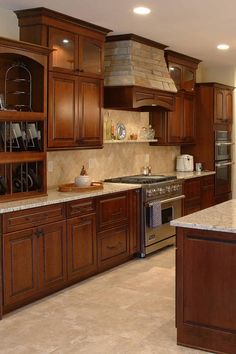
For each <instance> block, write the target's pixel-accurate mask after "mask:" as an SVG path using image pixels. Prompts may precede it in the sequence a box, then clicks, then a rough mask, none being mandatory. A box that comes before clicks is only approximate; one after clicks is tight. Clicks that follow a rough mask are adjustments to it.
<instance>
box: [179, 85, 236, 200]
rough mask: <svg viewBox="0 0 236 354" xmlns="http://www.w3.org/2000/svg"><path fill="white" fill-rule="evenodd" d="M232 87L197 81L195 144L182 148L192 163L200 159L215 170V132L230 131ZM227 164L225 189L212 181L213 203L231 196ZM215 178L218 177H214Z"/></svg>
mask: <svg viewBox="0 0 236 354" xmlns="http://www.w3.org/2000/svg"><path fill="white" fill-rule="evenodd" d="M233 90H234V87H232V86H226V85H223V84H220V83H212V82H204V83H199V84H196V119H197V124H196V144H195V145H186V146H182V147H181V153H182V154H190V155H193V156H194V161H195V162H201V163H202V164H203V168H204V169H205V170H215V168H216V166H215V163H216V146H215V132H216V131H217V130H219V131H228V132H229V136H230V135H231V134H230V132H231V130H232V107H233ZM230 176H231V172H230V167H229V170H228V171H227V176H224V177H223V180H224V184H225V185H226V181H227V180H228V185H227V190H222V189H221V186H219V185H218V183H215V203H220V202H223V201H226V200H228V199H230V198H231V187H230V179H231V177H230ZM216 181H217V178H216Z"/></svg>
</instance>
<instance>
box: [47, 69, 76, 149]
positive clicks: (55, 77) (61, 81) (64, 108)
mask: <svg viewBox="0 0 236 354" xmlns="http://www.w3.org/2000/svg"><path fill="white" fill-rule="evenodd" d="M77 95H78V85H77V81H76V78H75V77H73V76H67V75H64V74H58V73H51V74H50V75H49V112H48V113H49V114H48V146H49V147H62V148H63V147H73V146H76V145H77V144H76V137H77V129H78V128H77V119H78V118H77V116H78V107H77Z"/></svg>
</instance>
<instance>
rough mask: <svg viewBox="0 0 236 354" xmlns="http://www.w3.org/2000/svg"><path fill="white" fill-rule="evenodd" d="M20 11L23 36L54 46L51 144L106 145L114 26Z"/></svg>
mask: <svg viewBox="0 0 236 354" xmlns="http://www.w3.org/2000/svg"><path fill="white" fill-rule="evenodd" d="M16 14H17V16H18V19H19V26H20V38H21V40H25V41H29V42H34V43H37V44H43V45H47V46H49V48H51V49H52V53H51V55H50V57H49V82H48V84H49V89H48V93H49V94H48V148H49V149H53V150H54V149H71V148H72V149H74V148H101V147H102V145H103V119H102V113H101V110H102V102H103V75H104V70H103V56H104V41H105V35H106V34H107V33H108V32H109V30H107V29H105V28H102V27H99V26H96V25H93V24H90V23H87V22H85V21H81V20H78V19H75V18H72V17H69V16H66V15H63V14H60V13H58V12H55V11H52V10H48V9H45V8H35V9H28V10H20V11H16Z"/></svg>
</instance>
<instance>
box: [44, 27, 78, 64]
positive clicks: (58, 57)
mask: <svg viewBox="0 0 236 354" xmlns="http://www.w3.org/2000/svg"><path fill="white" fill-rule="evenodd" d="M75 45H76V36H75V35H74V34H73V33H71V32H67V31H63V30H59V29H56V28H52V27H51V28H49V47H50V48H52V49H53V52H52V53H51V56H50V61H49V64H50V67H51V68H54V69H55V68H57V69H58V68H59V69H60V68H61V69H67V70H71V71H74V69H75Z"/></svg>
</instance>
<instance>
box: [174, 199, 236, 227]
mask: <svg viewBox="0 0 236 354" xmlns="http://www.w3.org/2000/svg"><path fill="white" fill-rule="evenodd" d="M170 224H171V225H172V226H178V227H187V228H191V229H201V230H210V231H223V232H234V233H236V199H232V200H228V201H227V202H224V203H221V204H217V205H215V206H212V207H210V208H207V209H203V210H201V211H197V212H196V213H193V214H189V215H186V216H183V217H181V218H179V219H176V220H172V221H171V222H170Z"/></svg>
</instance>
